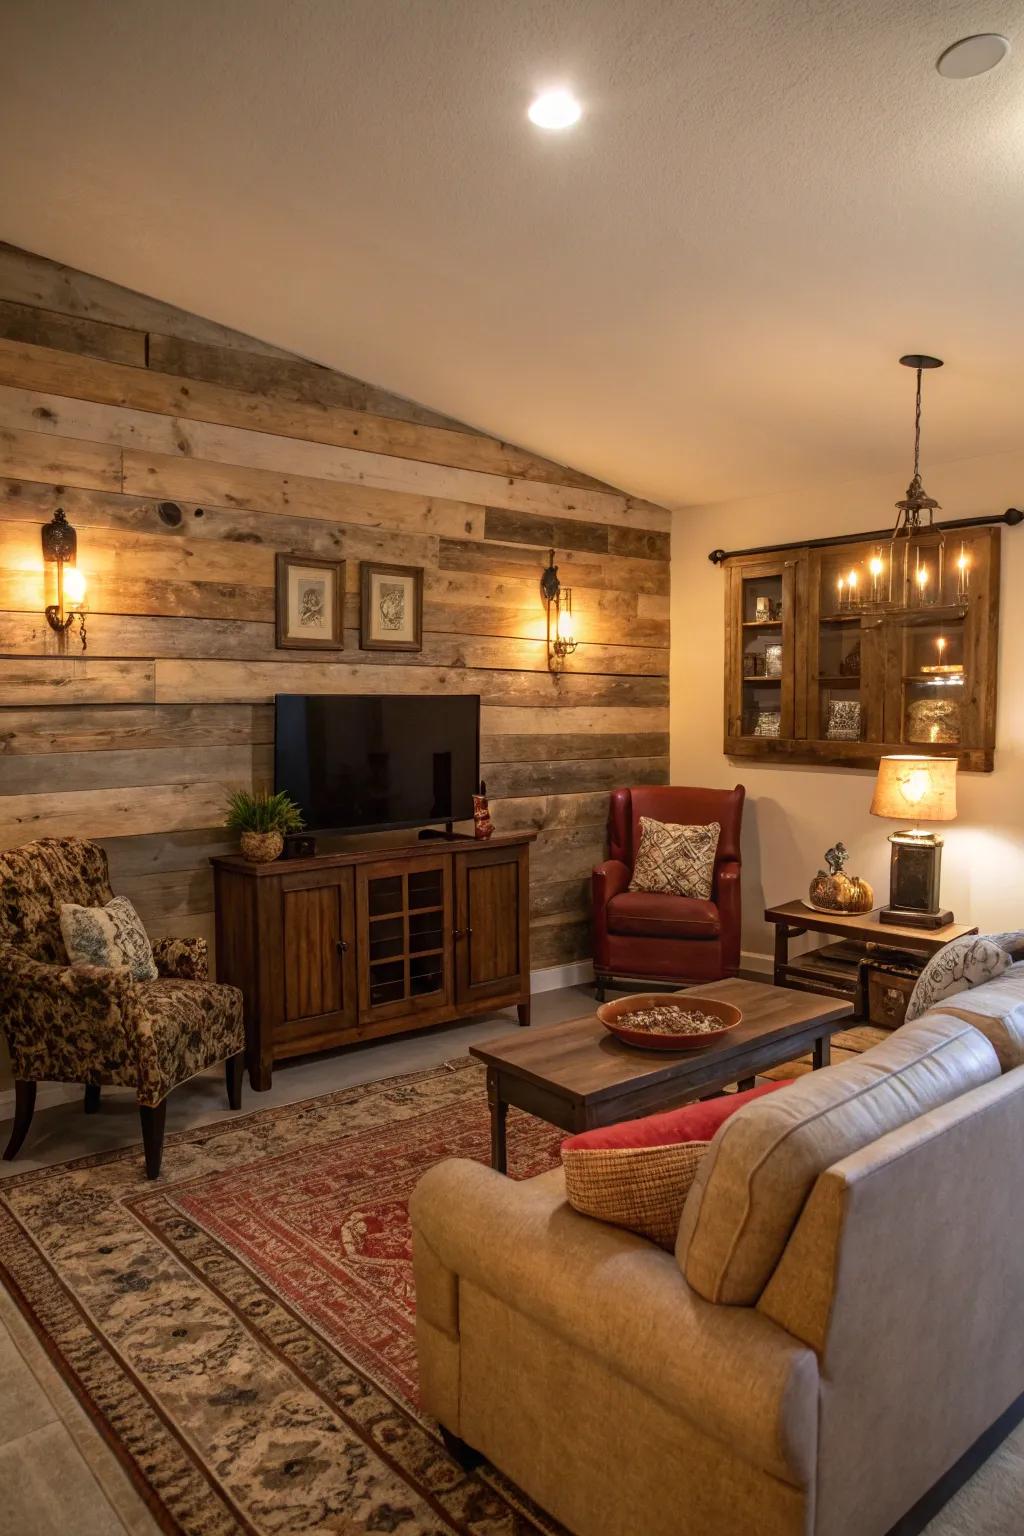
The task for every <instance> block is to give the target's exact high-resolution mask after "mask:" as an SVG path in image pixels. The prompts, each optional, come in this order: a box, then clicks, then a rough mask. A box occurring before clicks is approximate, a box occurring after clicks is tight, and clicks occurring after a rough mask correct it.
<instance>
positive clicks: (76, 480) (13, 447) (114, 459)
mask: <svg viewBox="0 0 1024 1536" xmlns="http://www.w3.org/2000/svg"><path fill="white" fill-rule="evenodd" d="M0 468H2V469H3V472H4V474H5V475H7V476H10V477H11V479H12V480H26V481H30V480H42V481H45V482H46V495H47V498H48V499H49V501H50V510H49V514H48V517H52V516H53V512H54V508H55V507H56V506H57V504H58V502H59V501H60V500H61V499H63V495H64V490H65V487H67V486H85V487H87V488H91V489H95V490H99V491H119V490H120V489H121V450H120V449H119V448H110V447H108V446H107V445H106V444H105V443H89V442H83V441H80V440H78V439H77V438H73V437H54V436H52V435H51V434H49V433H47V432H33V431H21V430H18V429H14V430H9V429H4V428H0ZM14 494H15V496H17V495H19V494H20V493H19V492H17V491H16V492H15V493H14ZM48 517H47V518H44V519H42V521H44V522H45V521H47V520H48Z"/></svg>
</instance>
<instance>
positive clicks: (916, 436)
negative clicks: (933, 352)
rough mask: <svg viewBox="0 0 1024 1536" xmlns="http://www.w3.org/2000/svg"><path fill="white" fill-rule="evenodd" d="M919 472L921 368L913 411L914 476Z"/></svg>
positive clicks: (917, 475) (916, 476)
mask: <svg viewBox="0 0 1024 1536" xmlns="http://www.w3.org/2000/svg"><path fill="white" fill-rule="evenodd" d="M920 473H921V369H920V368H919V369H918V370H917V405H916V409H915V412H914V477H915V479H916V478H918V477H919V476H920Z"/></svg>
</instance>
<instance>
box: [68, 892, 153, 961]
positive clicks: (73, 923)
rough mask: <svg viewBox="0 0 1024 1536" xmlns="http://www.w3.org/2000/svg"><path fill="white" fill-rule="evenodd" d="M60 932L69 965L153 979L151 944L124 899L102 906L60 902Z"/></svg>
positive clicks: (116, 898)
mask: <svg viewBox="0 0 1024 1536" xmlns="http://www.w3.org/2000/svg"><path fill="white" fill-rule="evenodd" d="M60 931H61V933H62V934H63V935H64V948H65V949H66V950H67V952H68V959H69V960H70V961H71V964H72V965H102V966H105V967H107V968H108V969H112V970H117V969H121V968H124V967H127V969H128V971H129V974H130V975H131V978H132V980H133V981H155V980H156V978H157V974H158V973H157V968H156V962H155V961H154V959H153V948H152V945H151V944H150V942H149V937H148V935H147V933H146V930H145V928H143V926H142V919H141V918H140V917H139V914H138V913H137V912H136V910H135V908H134V907H133V906H132V904H131V902H130V901H129V900H128V897H127V896H115V897H114V899H113V901H108V902H107V904H106V906H105V907H78V906H75V905H74V903H73V902H70V901H66V902H64V903H63V904H62V906H61V909H60Z"/></svg>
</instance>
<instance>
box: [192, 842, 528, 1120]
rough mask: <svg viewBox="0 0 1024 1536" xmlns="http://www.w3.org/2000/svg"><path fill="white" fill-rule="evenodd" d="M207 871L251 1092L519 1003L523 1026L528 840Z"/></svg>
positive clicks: (404, 848) (228, 864)
mask: <svg viewBox="0 0 1024 1536" xmlns="http://www.w3.org/2000/svg"><path fill="white" fill-rule="evenodd" d="M414 837H415V834H402V838H401V840H400V841H398V842H397V843H374V844H369V843H366V842H363V843H362V844H359V843H353V844H352V845H351V846H345V847H342V848H341V849H340V851H337V852H332V853H323V854H318V855H317V856H316V857H314V858H308V859H283V860H282V859H279V860H278V861H277V862H276V863H274V864H250V863H248V862H247V861H246V860H245V859H243V858H241V857H236V856H232V857H228V858H215V859H212V860H211V863H212V864H213V878H214V898H215V904H216V921H217V978H218V980H220V981H228V982H231V983H233V984H234V985H235V986H236V987H240V988H241V991H242V994H243V997H244V999H245V1030H246V1061H247V1065H248V1068H249V1081H250V1082H251V1083H252V1086H253V1088H255V1089H257V1090H258V1091H261V1090H263V1089H266V1088H269V1087H270V1083H271V1077H272V1073H273V1066H274V1062H275V1061H282V1060H284V1059H285V1058H287V1057H290V1056H306V1055H309V1054H311V1053H313V1052H316V1051H326V1050H329V1049H332V1048H333V1047H335V1046H339V1045H348V1044H351V1043H353V1042H355V1041H358V1040H370V1039H373V1038H375V1037H376V1036H378V1035H394V1034H400V1033H402V1032H403V1031H405V1030H410V1029H422V1028H423V1027H424V1026H426V1025H428V1024H443V1023H447V1022H448V1021H449V1020H453V1019H460V1018H469V1017H472V1015H473V1014H477V1013H486V1012H489V1011H490V1010H491V1009H494V1008H504V1007H508V1006H509V1005H510V1004H513V1003H514V1004H515V1005H516V1006H517V1008H518V1010H519V1022H520V1024H529V1022H530V871H529V856H530V843H531V842H532V841H533V834H532V833H529V832H523V833H509V834H506V835H504V836H497V835H496V836H494V837H492V838H489V839H488V840H487V841H479V842H478V841H476V840H475V839H474V838H453V839H452V840H451V841H448V840H447V839H430V840H426V841H419V840H415V841H414V840H412V839H413V838H414Z"/></svg>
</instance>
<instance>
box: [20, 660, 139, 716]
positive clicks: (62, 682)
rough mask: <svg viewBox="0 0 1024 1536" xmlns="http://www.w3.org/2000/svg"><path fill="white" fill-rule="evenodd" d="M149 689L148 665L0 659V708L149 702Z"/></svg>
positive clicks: (128, 662) (137, 663) (119, 662)
mask: <svg viewBox="0 0 1024 1536" xmlns="http://www.w3.org/2000/svg"><path fill="white" fill-rule="evenodd" d="M155 691H156V667H155V665H154V663H153V662H151V661H89V660H85V659H83V658H80V657H76V656H72V657H67V656H65V657H52V658H50V659H48V660H45V661H40V660H35V659H31V658H28V657H21V658H18V659H12V658H9V657H0V706H3V705H7V704H15V705H20V706H24V705H32V704H57V705H64V704H143V703H148V702H152V701H153V700H154V695H155Z"/></svg>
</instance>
